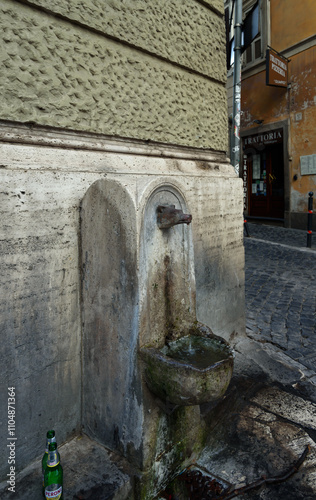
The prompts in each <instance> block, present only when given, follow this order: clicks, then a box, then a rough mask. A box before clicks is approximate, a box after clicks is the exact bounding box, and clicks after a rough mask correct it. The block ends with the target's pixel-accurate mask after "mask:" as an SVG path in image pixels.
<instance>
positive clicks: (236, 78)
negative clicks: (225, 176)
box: [230, 0, 242, 176]
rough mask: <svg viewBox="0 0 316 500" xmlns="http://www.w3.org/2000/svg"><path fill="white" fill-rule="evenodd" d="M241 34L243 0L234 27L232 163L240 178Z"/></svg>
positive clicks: (239, 4)
mask: <svg viewBox="0 0 316 500" xmlns="http://www.w3.org/2000/svg"><path fill="white" fill-rule="evenodd" d="M241 32H242V0H236V2H235V25H234V38H235V48H234V52H235V55H234V75H233V137H232V145H231V156H230V158H231V162H232V165H233V167H234V169H235V172H236V174H237V175H238V176H239V162H240V133H239V130H240V94H241V61H240V59H241Z"/></svg>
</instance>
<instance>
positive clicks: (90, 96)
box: [0, 0, 227, 151]
mask: <svg viewBox="0 0 316 500" xmlns="http://www.w3.org/2000/svg"><path fill="white" fill-rule="evenodd" d="M41 3H42V4H45V3H47V2H41ZM55 3H57V4H58V5H57V6H56V9H57V10H56V12H57V13H58V14H59V4H61V5H62V3H61V2H55ZM70 3H71V2H70ZM102 3H103V4H104V6H105V11H104V16H106V14H108V15H107V19H108V18H109V16H110V12H109V11H111V10H113V7H111V6H113V4H114V2H102ZM122 3H123V4H124V5H125V2H122ZM153 3H155V2H153ZM190 3H191V4H192V5H191V8H190V9H189V8H187V9H184V8H183V7H181V5H182V2H179V1H177V2H172V3H171V4H170V3H168V2H167V3H165V4H164V9H162V8H161V9H160V10H161V11H162V12H163V15H162V13H161V12H159V9H157V10H158V12H156V11H155V9H154V8H153V11H154V12H153V13H152V14H151V9H148V10H145V13H147V11H148V14H147V16H148V18H147V19H144V22H142V21H143V20H142V16H141V17H140V18H139V17H138V18H137V19H138V21H137V22H138V23H139V26H140V27H141V30H140V32H139V31H136V30H135V22H136V21H135V19H136V17H137V16H136V14H137V12H138V10H140V12H143V10H141V9H135V8H134V9H127V8H126V7H125V9H124V10H120V9H119V5H118V7H117V8H116V9H114V12H119V13H120V16H118V15H117V18H115V19H114V20H113V23H112V22H111V28H109V27H108V24H107V23H104V24H103V23H102V19H103V18H102V17H101V15H100V14H102V11H101V12H100V9H97V8H96V7H95V2H78V4H77V6H78V7H77V8H76V9H73V10H74V12H72V9H70V10H71V12H69V13H68V12H64V9H63V8H62V7H60V11H61V13H62V14H61V16H62V17H59V16H57V17H56V16H55V15H54V14H55V11H54V10H53V6H54V3H53V6H51V7H50V9H52V11H51V13H50V12H47V11H46V10H45V11H44V10H42V9H37V8H34V7H30V5H28V4H25V5H24V3H23V2H22V3H20V2H16V1H12V0H4V1H3V2H2V3H1V15H0V28H1V35H2V37H3V38H2V41H1V58H2V65H3V67H4V68H5V71H4V72H3V74H2V79H1V87H0V89H1V94H2V96H3V108H2V112H1V118H2V119H5V120H15V121H20V122H23V123H28V122H34V123H38V124H41V125H48V126H53V127H63V128H70V129H73V130H81V131H90V132H97V133H104V134H107V135H111V136H120V137H132V138H137V139H143V140H153V141H159V142H167V143H173V144H180V145H185V146H193V147H199V148H212V149H214V150H217V151H226V149H227V139H226V126H227V121H226V120H227V111H226V94H225V87H224V82H225V76H224V69H223V68H224V64H223V62H224V53H223V47H224V28H223V19H222V16H219V15H218V14H216V13H214V12H213V10H209V9H207V8H206V7H205V6H203V5H201V4H199V3H197V2H194V1H191V2H190ZM90 4H91V6H90ZM138 4H139V6H141V5H142V4H143V2H138V3H137V5H138ZM46 7H47V6H46ZM100 7H101V4H100ZM143 8H144V6H143ZM65 10H68V9H65ZM191 11H192V12H193V17H192V16H190V15H191ZM150 14H151V15H150ZM178 14H180V16H179V18H178V19H177V23H174V22H172V19H173V18H174V16H175V15H176V16H177V17H178ZM199 14H200V16H199ZM143 15H145V14H143ZM198 17H199V18H201V19H200V21H199V23H198V24H197V29H195V20H196V19H197V18H198ZM78 19H79V21H80V24H79V23H78ZM90 19H93V22H92V26H91V22H90V24H89V20H90ZM87 23H88V24H87ZM151 23H153V24H151ZM178 23H180V28H181V27H182V26H186V29H185V30H184V32H183V33H182V34H181V38H179V37H178V35H177V31H179V29H180V28H179V24H178ZM175 24H176V26H175ZM177 26H178V27H177ZM146 27H147V29H146ZM149 27H150V28H149ZM160 30H161V31H160ZM114 31H115V32H116V39H115V40H114V39H113V32H114ZM147 31H150V32H151V33H153V31H155V32H156V33H158V36H153V35H152V34H151V35H150V36H147ZM170 31H172V35H171V34H170ZM122 33H124V36H123V37H122V36H121V34H122ZM126 33H130V35H126ZM133 33H134V35H133ZM206 35H207V36H206ZM136 38H137V45H136ZM178 39H179V42H178V41H177V40H178ZM166 40H167V41H168V43H166ZM202 40H203V41H204V40H206V41H208V40H212V42H211V43H210V42H208V43H206V46H204V43H203V42H202ZM184 45H186V47H188V48H187V49H186V50H185V51H184V50H182V48H183V46H184ZM144 47H145V48H144ZM170 51H174V57H172V58H170V55H169V52H170ZM200 60H201V61H203V67H201V64H200V63H199V61H200ZM193 63H194V64H193ZM183 66H184V67H183Z"/></svg>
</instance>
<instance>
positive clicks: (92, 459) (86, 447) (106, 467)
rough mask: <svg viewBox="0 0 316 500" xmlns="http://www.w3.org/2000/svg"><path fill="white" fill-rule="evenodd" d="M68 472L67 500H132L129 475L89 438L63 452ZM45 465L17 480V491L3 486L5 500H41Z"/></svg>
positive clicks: (33, 466) (1, 492)
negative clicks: (42, 472)
mask: <svg viewBox="0 0 316 500" xmlns="http://www.w3.org/2000/svg"><path fill="white" fill-rule="evenodd" d="M59 452H60V457H61V464H62V466H63V472H64V500H88V499H89V500H122V499H126V498H132V493H131V491H132V485H131V480H130V477H129V475H128V474H127V473H126V472H124V471H123V470H120V468H119V467H118V466H117V465H116V464H115V463H114V462H113V460H112V459H111V456H110V454H109V452H108V451H107V450H106V449H105V448H104V447H103V446H101V445H99V444H98V443H96V442H95V441H92V440H91V439H89V438H88V437H87V436H79V437H76V438H75V439H73V440H72V441H70V442H68V443H66V444H64V445H63V446H61V447H60V448H59ZM41 477H42V476H41V461H40V460H38V461H36V462H33V463H32V464H30V465H29V466H28V467H27V468H26V469H24V470H23V471H22V472H21V473H20V474H18V476H17V477H16V491H15V492H14V493H13V492H12V493H11V492H9V491H8V490H7V485H6V484H5V483H1V484H0V498H1V500H41V499H43V496H42V488H41V481H42V479H41Z"/></svg>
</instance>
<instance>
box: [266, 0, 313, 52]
mask: <svg viewBox="0 0 316 500" xmlns="http://www.w3.org/2000/svg"><path fill="white" fill-rule="evenodd" d="M270 15H271V47H273V48H274V49H275V50H277V51H278V52H281V51H282V50H285V49H286V48H288V47H291V46H292V45H295V44H296V43H298V42H300V41H301V40H304V39H306V38H308V37H310V36H313V35H315V31H316V1H315V0H300V1H298V0H271V1H270Z"/></svg>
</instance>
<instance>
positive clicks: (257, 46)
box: [254, 38, 261, 59]
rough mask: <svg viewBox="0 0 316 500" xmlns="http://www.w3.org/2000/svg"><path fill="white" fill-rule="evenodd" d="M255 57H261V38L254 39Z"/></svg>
mask: <svg viewBox="0 0 316 500" xmlns="http://www.w3.org/2000/svg"><path fill="white" fill-rule="evenodd" d="M254 44H255V59H259V58H260V57H261V38H259V40H255V42H254Z"/></svg>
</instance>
